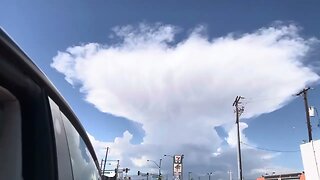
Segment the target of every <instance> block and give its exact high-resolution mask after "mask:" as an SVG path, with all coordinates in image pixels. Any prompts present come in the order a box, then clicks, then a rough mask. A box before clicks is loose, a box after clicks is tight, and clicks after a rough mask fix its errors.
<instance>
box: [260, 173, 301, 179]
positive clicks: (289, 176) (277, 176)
mask: <svg viewBox="0 0 320 180" xmlns="http://www.w3.org/2000/svg"><path fill="white" fill-rule="evenodd" d="M284 179H291V180H294V179H296V180H305V179H306V178H305V175H304V172H302V173H289V174H273V175H265V176H261V177H259V178H257V180H284Z"/></svg>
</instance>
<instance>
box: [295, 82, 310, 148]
mask: <svg viewBox="0 0 320 180" xmlns="http://www.w3.org/2000/svg"><path fill="white" fill-rule="evenodd" d="M309 89H310V87H308V88H304V89H303V90H302V91H300V92H299V93H298V94H297V96H300V95H303V100H304V107H305V111H306V118H307V127H308V137H309V142H310V141H312V129H311V122H310V114H309V105H308V96H307V92H308V90H309Z"/></svg>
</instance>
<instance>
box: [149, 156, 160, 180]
mask: <svg viewBox="0 0 320 180" xmlns="http://www.w3.org/2000/svg"><path fill="white" fill-rule="evenodd" d="M147 161H151V162H153V163H154V164H155V165H156V166H157V167H158V168H159V180H160V179H161V162H162V159H160V161H159V164H157V163H156V162H155V161H154V160H150V159H148V160H147Z"/></svg>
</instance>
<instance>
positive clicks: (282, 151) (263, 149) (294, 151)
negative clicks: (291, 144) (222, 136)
mask: <svg viewBox="0 0 320 180" xmlns="http://www.w3.org/2000/svg"><path fill="white" fill-rule="evenodd" d="M241 144H243V145H245V146H248V147H251V148H254V149H259V150H262V151H269V152H280V153H296V152H300V150H276V149H269V148H262V147H258V146H253V145H250V144H247V143H244V142H241Z"/></svg>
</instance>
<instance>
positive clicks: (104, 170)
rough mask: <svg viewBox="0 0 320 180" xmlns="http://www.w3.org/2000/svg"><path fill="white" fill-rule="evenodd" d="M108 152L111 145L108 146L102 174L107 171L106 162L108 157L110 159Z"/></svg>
mask: <svg viewBox="0 0 320 180" xmlns="http://www.w3.org/2000/svg"><path fill="white" fill-rule="evenodd" d="M108 153H109V147H107V150H106V156H105V157H104V165H103V171H102V175H104V171H105V169H106V163H107V159H108Z"/></svg>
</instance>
